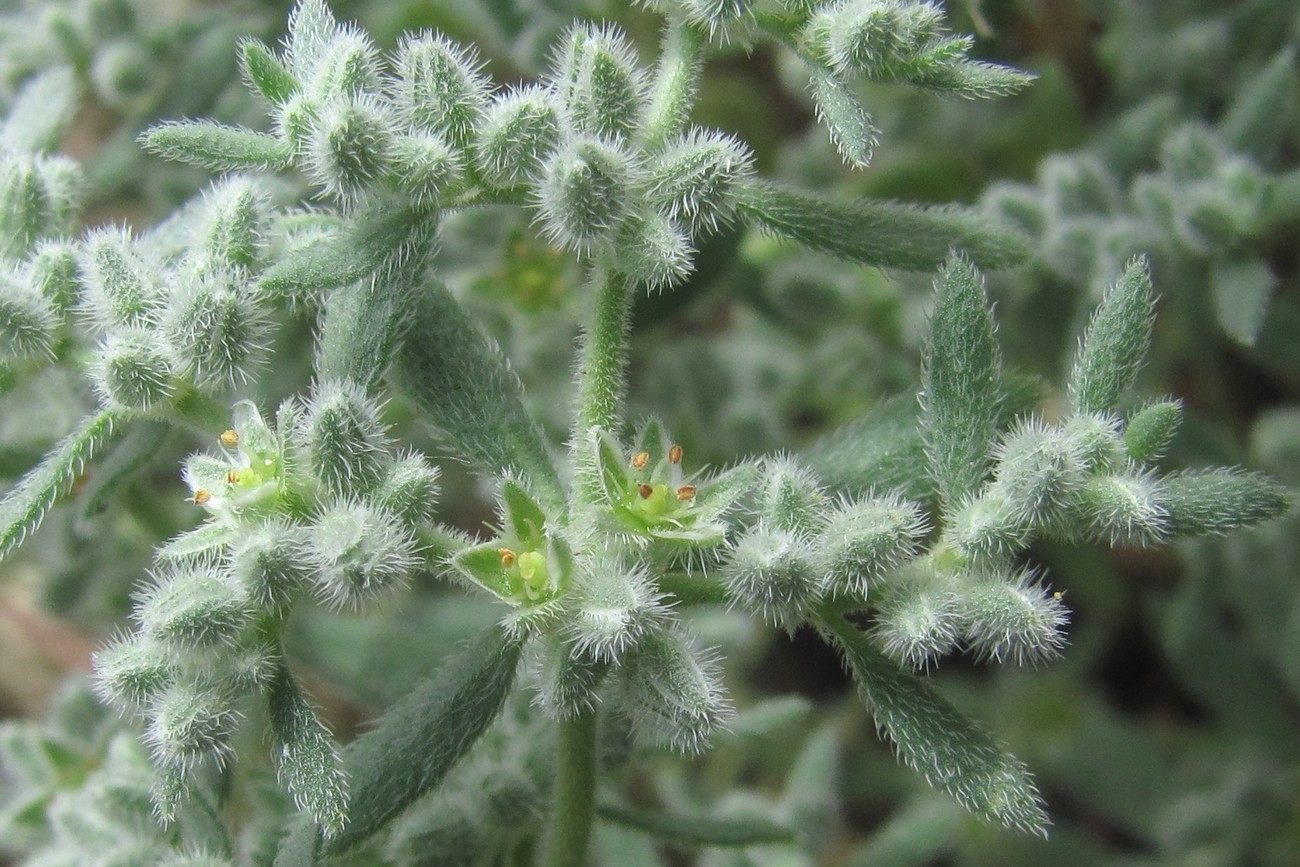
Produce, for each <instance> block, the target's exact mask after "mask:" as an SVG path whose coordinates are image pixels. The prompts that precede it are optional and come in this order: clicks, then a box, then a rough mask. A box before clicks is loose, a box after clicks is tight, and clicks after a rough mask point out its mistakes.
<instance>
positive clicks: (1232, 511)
mask: <svg viewBox="0 0 1300 867" xmlns="http://www.w3.org/2000/svg"><path fill="white" fill-rule="evenodd" d="M1160 487H1161V492H1162V494H1163V495H1164V506H1165V508H1166V509H1167V510H1168V513H1169V514H1168V526H1169V533H1170V535H1172V536H1207V535H1214V534H1219V533H1227V532H1229V531H1231V530H1237V529H1240V528H1242V527H1250V526H1253V525H1255V524H1259V523H1262V522H1264V521H1268V520H1271V519H1273V518H1276V517H1277V516H1279V515H1282V514H1284V513H1286V512H1287V511H1288V510H1289V509H1290V508H1291V496H1290V494H1288V493H1287V491H1286V489H1285V488H1283V487H1282V486H1281V485H1279V484H1278V483H1277V482H1274V481H1273V480H1271V479H1268V478H1265V477H1264V476H1262V475H1260V474H1258V473H1248V472H1244V471H1242V470H1236V469H1229V468H1218V469H1212V470H1193V471H1189V472H1185V473H1175V474H1173V475H1170V476H1165V477H1164V478H1163V479H1161V480H1160Z"/></svg>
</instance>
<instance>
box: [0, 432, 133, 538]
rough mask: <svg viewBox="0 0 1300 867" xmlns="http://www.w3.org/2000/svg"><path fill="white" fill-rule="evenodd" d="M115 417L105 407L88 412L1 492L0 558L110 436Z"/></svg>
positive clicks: (33, 525)
mask: <svg viewBox="0 0 1300 867" xmlns="http://www.w3.org/2000/svg"><path fill="white" fill-rule="evenodd" d="M119 418H120V416H119V415H118V414H117V413H115V412H111V411H109V410H102V411H100V412H99V413H96V414H95V415H92V416H90V417H89V418H87V419H86V420H85V421H84V422H83V423H82V425H81V428H80V429H79V430H77V431H74V432H73V433H72V434H70V435H68V436H67V437H66V438H65V439H64V440H63V441H62V442H61V443H59V444H58V445H57V446H55V448H54V450H53V451H52V452H50V453H49V454H48V455H46V456H45V459H44V460H42V461H41V462H40V463H39V464H38V465H37V466H36V467H35V469H33V470H32V471H31V472H29V473H28V474H27V475H25V476H23V477H22V479H21V480H19V482H18V484H16V485H14V486H13V488H11V489H10V490H9V491H8V492H7V493H6V494H5V497H4V500H0V559H3V558H4V557H5V556H6V555H7V554H8V553H9V552H10V551H12V550H13V549H14V548H16V547H18V545H20V544H21V543H22V541H23V539H25V538H26V537H27V534H28V533H30V532H32V531H33V530H35V529H36V528H37V527H38V526H39V525H40V523H41V520H42V519H44V517H45V514H46V513H47V512H48V511H49V510H50V507H51V506H53V505H54V503H55V502H56V501H57V500H58V499H59V496H60V495H61V494H63V492H64V491H66V490H67V489H68V488H69V487H71V485H72V483H73V481H75V480H76V478H77V476H79V475H81V471H82V470H83V469H84V468H85V465H86V464H87V463H88V462H89V461H90V459H91V458H92V457H94V456H95V453H96V452H98V451H99V450H100V449H102V448H103V447H104V446H105V445H106V444H107V443H108V442H109V441H110V440H111V439H112V438H113V434H114V432H113V427H114V425H115V424H116V423H117V421H118V420H119Z"/></svg>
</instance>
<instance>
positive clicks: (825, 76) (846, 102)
mask: <svg viewBox="0 0 1300 867" xmlns="http://www.w3.org/2000/svg"><path fill="white" fill-rule="evenodd" d="M812 93H813V101H814V103H815V104H816V106H817V116H818V117H820V118H821V120H822V122H823V123H825V124H826V128H827V130H829V132H830V135H831V141H832V142H833V143H834V144H835V149H836V150H837V151H839V153H840V157H841V158H842V159H843V160H844V161H845V162H846V163H848V164H849V165H851V166H853V167H854V168H857V169H863V168H866V167H867V165H868V164H869V163H870V162H871V154H872V152H874V151H875V149H876V145H877V144H878V143H879V142H880V130H878V129H876V126H875V124H873V123H872V122H871V115H870V114H868V113H867V110H866V108H865V107H863V105H862V101H861V100H860V99H858V96H857V94H855V93H854V92H853V91H852V90H850V89H849V87H848V85H847V84H845V83H844V82H843V81H841V80H840V79H839V78H838V77H836V76H835V75H834V74H832V73H831V72H829V71H827V70H824V69H814V70H812Z"/></svg>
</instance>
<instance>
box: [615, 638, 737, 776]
mask: <svg viewBox="0 0 1300 867" xmlns="http://www.w3.org/2000/svg"><path fill="white" fill-rule="evenodd" d="M619 674H620V679H619V687H620V689H619V696H620V699H621V707H620V712H621V713H622V714H623V715H624V716H626V717H627V718H628V720H629V721H630V722H631V724H632V730H633V732H634V733H635V734H636V735H637V737H638V738H639V739H641V740H645V741H648V742H650V743H653V744H662V745H666V746H669V747H671V748H672V749H674V750H676V751H678V752H680V753H699V752H701V751H702V750H703V749H704V748H705V747H707V746H708V743H709V739H710V738H711V737H712V736H713V735H715V734H716V733H717V732H719V731H720V730H722V729H724V728H726V726H727V723H728V722H729V721H730V720H731V717H732V715H733V712H732V707H731V703H730V702H729V701H728V700H727V696H726V693H725V692H724V691H723V687H722V683H721V681H720V678H719V674H718V666H717V662H716V660H715V659H714V658H713V657H712V656H711V655H710V654H707V653H700V652H698V651H695V650H694V649H692V648H691V646H690V645H689V643H688V642H687V640H686V639H685V637H684V636H681V635H677V634H674V633H671V632H656V633H654V634H652V635H649V636H647V637H646V639H645V641H643V642H642V643H641V644H639V645H638V646H637V648H636V650H635V651H633V652H632V653H630V654H628V657H627V659H626V660H625V661H624V663H623V666H622V667H621V669H620V670H619Z"/></svg>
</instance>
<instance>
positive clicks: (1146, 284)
mask: <svg viewBox="0 0 1300 867" xmlns="http://www.w3.org/2000/svg"><path fill="white" fill-rule="evenodd" d="M1153 301H1154V298H1153V297H1152V292H1151V273H1150V271H1148V269H1147V263H1146V260H1145V259H1141V258H1137V259H1133V260H1131V261H1130V262H1129V263H1128V265H1127V266H1126V267H1125V268H1124V274H1123V275H1122V276H1121V277H1120V278H1119V280H1118V281H1116V283H1115V285H1114V286H1112V287H1110V289H1109V290H1107V292H1106V294H1105V296H1104V297H1103V298H1102V301H1101V305H1100V306H1099V307H1098V308H1097V312H1096V313H1094V314H1093V317H1092V321H1091V322H1090V323H1089V324H1088V331H1087V333H1086V334H1085V335H1084V338H1083V342H1082V343H1081V344H1080V347H1079V354H1078V356H1077V357H1076V358H1075V362H1074V370H1073V373H1072V375H1071V377H1070V402H1071V404H1072V405H1073V407H1074V411H1075V412H1078V413H1089V412H1090V413H1104V412H1111V411H1112V410H1114V409H1115V407H1116V405H1117V404H1118V403H1119V399H1120V397H1121V396H1123V394H1124V392H1125V391H1127V390H1128V389H1129V388H1130V387H1131V386H1132V385H1133V380H1134V379H1136V378H1137V372H1138V367H1139V366H1141V364H1142V358H1143V356H1145V355H1146V351H1147V346H1148V344H1150V342H1151V328H1152V325H1153V324H1154V322H1155V310H1154V309H1153V307H1152V304H1153Z"/></svg>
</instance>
